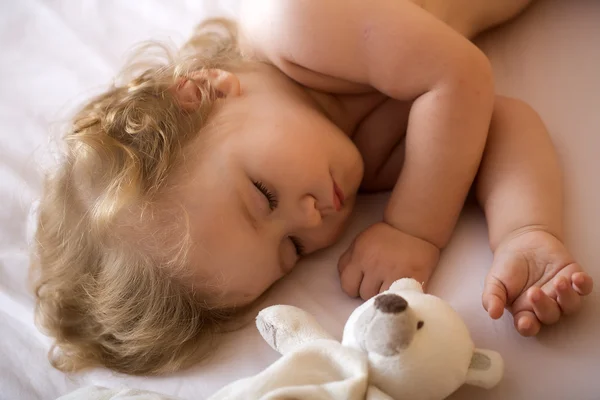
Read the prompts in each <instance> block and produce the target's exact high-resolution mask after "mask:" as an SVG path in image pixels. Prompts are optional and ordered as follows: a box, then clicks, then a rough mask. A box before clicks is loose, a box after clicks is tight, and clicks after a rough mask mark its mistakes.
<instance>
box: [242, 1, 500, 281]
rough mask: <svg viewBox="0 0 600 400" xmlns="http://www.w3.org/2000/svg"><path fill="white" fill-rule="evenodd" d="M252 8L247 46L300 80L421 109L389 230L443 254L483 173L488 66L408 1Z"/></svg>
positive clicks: (412, 121)
mask: <svg viewBox="0 0 600 400" xmlns="http://www.w3.org/2000/svg"><path fill="white" fill-rule="evenodd" d="M248 4H252V9H250V7H248V9H247V10H245V13H247V14H246V17H245V18H246V20H245V22H244V23H245V24H247V25H250V26H251V27H250V29H249V31H250V32H252V35H251V36H249V38H248V39H249V40H251V41H253V42H255V43H254V47H255V48H258V53H259V55H262V56H264V57H265V58H268V59H269V60H271V61H272V62H274V63H275V64H276V65H277V66H278V67H279V68H280V69H281V70H283V71H284V72H285V73H287V74H288V75H290V76H291V77H292V78H294V79H296V80H298V81H300V82H301V83H303V84H305V85H307V86H311V87H314V88H316V89H321V90H328V91H333V90H335V88H336V87H337V88H340V90H346V89H342V88H344V85H343V84H342V82H347V83H348V84H350V83H353V84H357V85H354V86H351V85H348V86H347V90H353V91H356V90H363V91H368V90H377V91H379V92H382V93H384V94H386V95H388V96H390V97H392V98H396V99H401V100H412V99H415V101H414V105H413V107H412V109H411V113H410V117H409V123H408V129H407V136H406V158H405V162H404V167H403V170H402V173H401V175H400V177H399V179H398V182H397V184H396V186H395V188H394V191H393V194H392V197H391V199H390V202H389V205H388V207H387V209H386V210H385V215H384V220H385V223H387V224H389V225H390V226H392V227H393V228H395V229H397V230H399V231H401V232H402V233H403V234H406V235H408V236H410V237H413V238H414V239H415V240H421V241H425V242H427V243H430V244H432V245H434V246H435V247H437V248H442V247H444V246H445V245H446V243H447V242H448V240H449V237H450V235H451V232H452V230H453V227H454V225H455V223H456V220H457V218H458V215H459V213H460V210H461V207H462V205H463V202H464V200H465V197H466V195H467V192H468V190H469V187H470V186H471V184H472V182H473V179H474V176H475V174H476V172H477V169H478V166H479V163H480V160H481V156H482V152H483V148H484V145H485V141H486V137H487V132H488V128H489V123H490V118H491V113H492V107H493V101H494V91H493V82H492V74H491V68H490V65H489V62H488V60H487V59H486V57H485V56H484V55H483V54H482V53H481V52H480V51H479V50H478V49H477V48H476V47H475V46H474V45H473V44H471V43H470V42H469V41H467V40H466V39H465V38H463V37H462V36H460V35H459V34H458V33H456V32H454V31H453V30H452V29H451V28H449V27H448V26H446V25H445V24H443V23H442V22H440V21H438V20H436V19H435V18H434V17H432V16H430V15H429V14H427V13H426V12H425V11H423V10H422V9H421V8H419V7H418V6H416V5H414V4H412V3H410V2H407V1H398V0H371V1H368V2H367V1H363V0H348V1H345V2H339V1H334V0H323V1H318V2H316V1H314V2H309V1H299V0H263V1H260V2H258V1H253V2H251V3H248ZM266 21H268V23H265V22H266ZM256 44H258V45H256ZM260 53H262V54H260ZM374 140H376V138H374ZM383 231H385V230H383ZM375 236H377V235H375ZM373 240H375V238H373ZM410 241H411V240H409V241H408V242H407V244H408V243H410ZM389 242H390V243H393V241H389ZM363 247H368V246H363ZM408 247H409V248H406V249H404V250H405V251H408V252H410V251H413V248H414V246H411V245H408ZM362 258H363V259H364V258H365V257H362ZM368 258H369V257H366V259H368ZM373 262H375V261H373ZM431 267H433V266H431ZM360 268H361V269H362V268H364V267H360ZM363 271H364V272H367V269H363ZM383 278H384V280H386V279H385V277H383Z"/></svg>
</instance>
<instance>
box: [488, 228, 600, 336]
mask: <svg viewBox="0 0 600 400" xmlns="http://www.w3.org/2000/svg"><path fill="white" fill-rule="evenodd" d="M592 286H593V282H592V278H591V277H590V276H589V275H588V274H586V273H585V272H583V269H582V268H581V266H580V265H579V264H578V263H576V262H575V261H574V260H573V257H571V254H569V251H568V250H567V249H566V248H565V246H564V245H563V243H562V242H561V241H560V240H558V239H557V238H556V237H554V236H553V235H551V234H550V233H548V232H545V231H541V230H532V231H525V232H519V233H517V234H516V235H513V236H512V237H511V238H510V239H509V240H507V241H505V242H504V243H502V244H501V245H500V246H499V247H498V249H496V252H495V254H494V263H493V264H492V269H491V270H490V272H489V274H488V276H487V279H486V284H485V289H484V291H483V306H484V308H485V309H486V310H487V311H488V313H489V315H490V317H492V318H494V319H498V318H500V316H502V313H503V311H504V308H505V307H507V308H508V310H509V311H510V312H511V313H512V314H513V317H514V324H515V328H516V329H517V331H518V332H519V333H520V334H521V335H523V336H533V335H536V334H537V333H538V332H539V330H540V328H541V326H542V324H544V325H550V324H554V323H556V322H558V321H559V320H560V318H561V316H562V315H567V314H572V313H574V312H577V311H578V310H579V309H580V307H581V301H582V299H583V296H586V295H588V294H590V292H591V291H592Z"/></svg>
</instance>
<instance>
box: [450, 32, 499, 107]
mask: <svg viewBox="0 0 600 400" xmlns="http://www.w3.org/2000/svg"><path fill="white" fill-rule="evenodd" d="M450 81H451V82H450V85H449V86H450V87H451V88H452V89H453V90H456V91H458V92H459V94H460V96H461V97H463V98H464V100H465V102H466V103H469V104H471V106H472V107H473V108H472V110H473V111H474V110H478V111H479V112H483V113H485V114H489V116H490V118H491V114H492V110H493V107H494V99H495V88H494V74H493V70H492V65H491V63H490V61H489V59H488V58H487V56H486V55H485V54H483V52H482V51H481V50H479V49H478V48H477V47H475V46H474V45H472V44H471V43H469V47H468V48H467V49H465V51H464V52H463V56H462V57H460V58H458V59H457V60H456V62H455V65H454V73H453V74H450Z"/></svg>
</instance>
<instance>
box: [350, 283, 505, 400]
mask: <svg viewBox="0 0 600 400" xmlns="http://www.w3.org/2000/svg"><path fill="white" fill-rule="evenodd" d="M342 343H343V345H345V346H349V347H352V348H355V349H359V350H362V351H364V352H366V353H367V354H368V358H369V375H370V376H369V380H370V382H371V384H373V385H374V386H376V387H377V388H379V389H380V390H382V391H383V392H385V393H387V394H388V395H390V396H391V397H392V398H395V399H405V398H406V399H413V400H418V399H441V398H445V397H446V396H448V395H450V394H451V393H452V392H454V391H455V390H456V389H457V388H458V387H460V386H461V385H462V384H464V383H468V384H473V385H477V386H482V387H486V388H489V387H492V386H494V385H495V384H496V383H497V382H498V381H499V380H500V378H501V376H502V359H501V357H500V355H498V354H497V353H495V352H491V351H487V350H477V349H475V346H474V344H473V341H472V340H471V336H470V334H469V331H468V329H467V326H466V325H465V323H464V322H463V320H462V318H461V317H460V315H459V314H458V313H457V312H456V311H454V310H453V309H452V307H450V305H449V304H448V303H446V302H445V301H443V300H442V299H440V298H438V297H435V296H432V295H428V294H425V293H424V292H423V289H422V287H421V284H419V283H418V282H417V281H415V280H414V279H401V280H399V281H396V282H395V283H394V284H393V285H392V287H391V288H390V289H389V290H388V291H386V292H383V293H381V294H379V295H377V296H375V297H374V298H372V299H370V300H369V301H367V302H365V303H363V304H362V305H361V306H359V307H358V308H357V309H356V310H355V311H354V312H353V313H352V315H351V316H350V318H349V319H348V321H347V323H346V326H345V328H344V335H343V340H342Z"/></svg>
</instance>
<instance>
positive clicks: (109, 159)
mask: <svg viewBox="0 0 600 400" xmlns="http://www.w3.org/2000/svg"><path fill="white" fill-rule="evenodd" d="M157 60H158V61H157ZM240 61H241V57H240V55H239V52H238V50H237V43H236V33H235V25H234V24H233V23H232V22H230V21H226V20H211V21H207V22H205V23H203V24H201V25H200V26H199V27H198V28H197V29H196V31H195V32H194V35H193V36H192V38H191V39H190V41H189V42H188V43H187V44H186V45H185V46H184V47H183V48H182V50H181V51H180V52H179V53H178V54H177V55H173V54H171V53H170V52H169V51H168V49H167V48H165V47H163V46H160V45H156V44H153V45H145V46H143V47H142V48H140V50H139V52H138V55H137V56H136V57H135V58H134V59H133V60H132V61H131V62H130V63H129V64H128V67H127V68H126V70H125V72H124V74H123V75H122V77H121V78H120V80H117V81H115V83H114V84H113V85H112V86H111V87H110V89H109V90H108V91H107V92H106V93H104V94H102V95H100V96H98V97H96V98H95V99H92V100H91V101H90V102H89V103H88V104H87V105H86V106H85V107H83V108H82V109H81V110H80V111H79V112H78V113H77V114H76V116H75V117H74V120H73V123H72V127H71V128H70V130H69V132H67V134H66V136H65V150H66V151H65V154H64V160H63V161H62V162H61V164H60V165H59V166H58V167H57V168H56V170H55V171H54V172H53V173H51V174H49V175H48V176H47V177H46V179H45V184H44V190H43V194H42V197H41V201H40V206H39V209H38V223H37V232H36V241H35V244H34V248H33V254H32V266H31V272H32V279H33V283H34V287H35V295H36V322H37V324H38V326H39V327H40V328H41V329H42V330H43V331H45V332H46V333H47V334H49V335H50V336H52V337H53V338H54V345H53V347H52V349H51V350H50V353H49V358H50V361H51V363H52V364H53V365H54V366H55V367H56V368H58V369H60V370H62V371H66V372H72V371H77V370H81V369H84V368H87V367H92V366H105V367H108V368H110V369H113V370H115V371H119V372H124V373H129V374H160V373H165V372H170V371H175V370H178V369H181V368H184V367H186V366H189V365H191V364H193V363H195V362H197V361H199V360H200V359H201V358H203V357H204V356H205V355H206V353H207V350H208V349H209V348H210V347H211V345H210V338H211V333H214V332H215V331H216V330H218V328H219V326H220V324H221V322H222V321H225V320H227V319H228V318H229V317H230V316H231V314H232V312H231V310H218V309H215V308H213V307H210V306H208V305H207V304H208V303H207V302H206V301H204V300H203V299H202V297H203V296H204V298H206V296H207V294H206V293H204V294H203V293H201V290H198V288H196V289H194V288H190V287H188V286H187V285H185V284H183V283H182V279H178V276H177V272H178V271H183V270H185V267H186V263H187V253H188V250H189V248H190V241H189V238H188V234H187V226H186V224H185V216H184V215H180V217H179V218H177V217H175V218H173V215H171V216H167V217H165V215H164V214H165V213H166V212H167V211H164V210H165V209H168V207H165V206H164V204H161V206H160V207H159V206H158V205H159V204H160V203H161V202H160V198H161V192H162V191H163V189H164V188H165V185H166V184H167V181H168V178H169V174H170V173H171V171H172V170H173V169H174V168H175V167H176V165H177V163H178V160H179V159H180V155H181V152H182V149H183V148H184V147H185V145H186V144H187V143H189V142H190V140H192V139H193V138H194V137H195V136H197V135H200V134H201V130H202V128H203V127H204V126H205V125H206V121H207V118H208V117H209V114H210V111H211V108H212V106H213V104H214V103H215V102H216V101H218V96H216V95H215V91H214V90H213V89H212V88H211V87H210V86H209V83H205V84H204V86H203V87H201V88H200V89H201V94H202V101H201V106H200V108H199V109H198V110H197V112H193V113H186V112H183V111H182V110H181V108H180V107H179V106H178V104H177V103H176V100H175V99H174V97H173V96H172V95H171V93H170V91H169V88H170V87H171V86H172V85H173V84H174V82H176V80H177V79H178V78H179V77H181V76H185V75H186V74H187V73H189V72H192V71H197V70H201V69H205V68H222V69H231V68H233V67H234V66H235V65H237V64H238V63H240ZM176 211H177V210H174V213H175V214H176ZM175 214H174V215H175ZM177 215H179V214H177ZM165 221H170V222H165ZM159 245H160V246H159Z"/></svg>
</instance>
